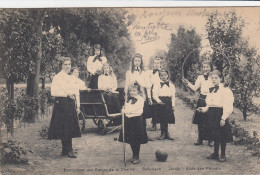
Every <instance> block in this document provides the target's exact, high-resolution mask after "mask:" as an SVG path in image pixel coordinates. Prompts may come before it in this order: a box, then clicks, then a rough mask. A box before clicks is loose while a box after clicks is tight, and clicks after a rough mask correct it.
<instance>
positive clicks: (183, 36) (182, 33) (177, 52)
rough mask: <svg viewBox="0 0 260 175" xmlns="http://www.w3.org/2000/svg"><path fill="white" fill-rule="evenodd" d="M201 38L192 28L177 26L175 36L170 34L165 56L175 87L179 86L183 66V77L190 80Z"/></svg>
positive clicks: (197, 59) (197, 58)
mask: <svg viewBox="0 0 260 175" xmlns="http://www.w3.org/2000/svg"><path fill="white" fill-rule="evenodd" d="M200 42H201V38H200V36H199V35H198V34H196V31H195V29H194V28H192V29H185V28H184V27H183V26H179V29H178V32H177V35H176V34H174V33H172V34H171V43H170V45H169V51H168V54H167V58H166V59H167V63H168V66H169V70H171V78H172V79H173V81H176V83H177V85H179V86H181V78H182V65H183V63H184V61H185V58H187V56H189V58H187V59H186V62H185V64H184V77H185V78H188V79H191V77H190V75H191V74H190V73H189V72H190V71H192V66H193V65H194V64H196V63H197V62H198V61H199V47H200V45H201V43H200Z"/></svg>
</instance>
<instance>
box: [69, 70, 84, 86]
mask: <svg viewBox="0 0 260 175" xmlns="http://www.w3.org/2000/svg"><path fill="white" fill-rule="evenodd" d="M71 75H72V77H73V78H74V81H73V82H74V85H75V86H76V87H77V88H78V89H79V90H86V89H87V87H86V84H85V82H84V81H82V80H81V79H79V69H78V68H77V67H73V68H72V69H71Z"/></svg>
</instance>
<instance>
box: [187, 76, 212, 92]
mask: <svg viewBox="0 0 260 175" xmlns="http://www.w3.org/2000/svg"><path fill="white" fill-rule="evenodd" d="M189 86H190V87H191V89H192V90H194V91H197V90H198V89H199V88H200V93H201V94H203V95H207V94H208V93H209V88H211V87H213V84H212V80H211V78H210V76H209V77H208V80H205V78H204V76H203V75H199V76H198V78H197V79H196V81H195V85H192V84H191V83H189Z"/></svg>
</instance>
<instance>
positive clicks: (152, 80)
mask: <svg viewBox="0 0 260 175" xmlns="http://www.w3.org/2000/svg"><path fill="white" fill-rule="evenodd" d="M161 66H162V58H160V57H155V58H154V60H153V69H151V70H147V71H146V72H147V85H146V89H147V97H148V102H149V110H150V115H151V117H152V129H151V131H155V130H156V128H157V127H156V123H158V118H157V116H156V109H155V105H153V103H155V101H154V100H153V98H152V90H153V87H154V85H155V84H156V83H158V82H160V77H159V71H160V70H161Z"/></svg>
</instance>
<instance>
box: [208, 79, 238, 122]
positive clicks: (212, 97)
mask: <svg viewBox="0 0 260 175" xmlns="http://www.w3.org/2000/svg"><path fill="white" fill-rule="evenodd" d="M233 103H234V96H233V92H232V91H231V90H230V89H229V88H225V87H224V86H223V84H222V83H220V84H219V89H218V91H217V92H214V90H213V91H212V92H211V93H208V95H207V97H206V104H207V107H219V108H223V115H222V117H221V119H223V120H226V119H227V118H228V117H229V115H230V114H231V113H232V112H233Z"/></svg>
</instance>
